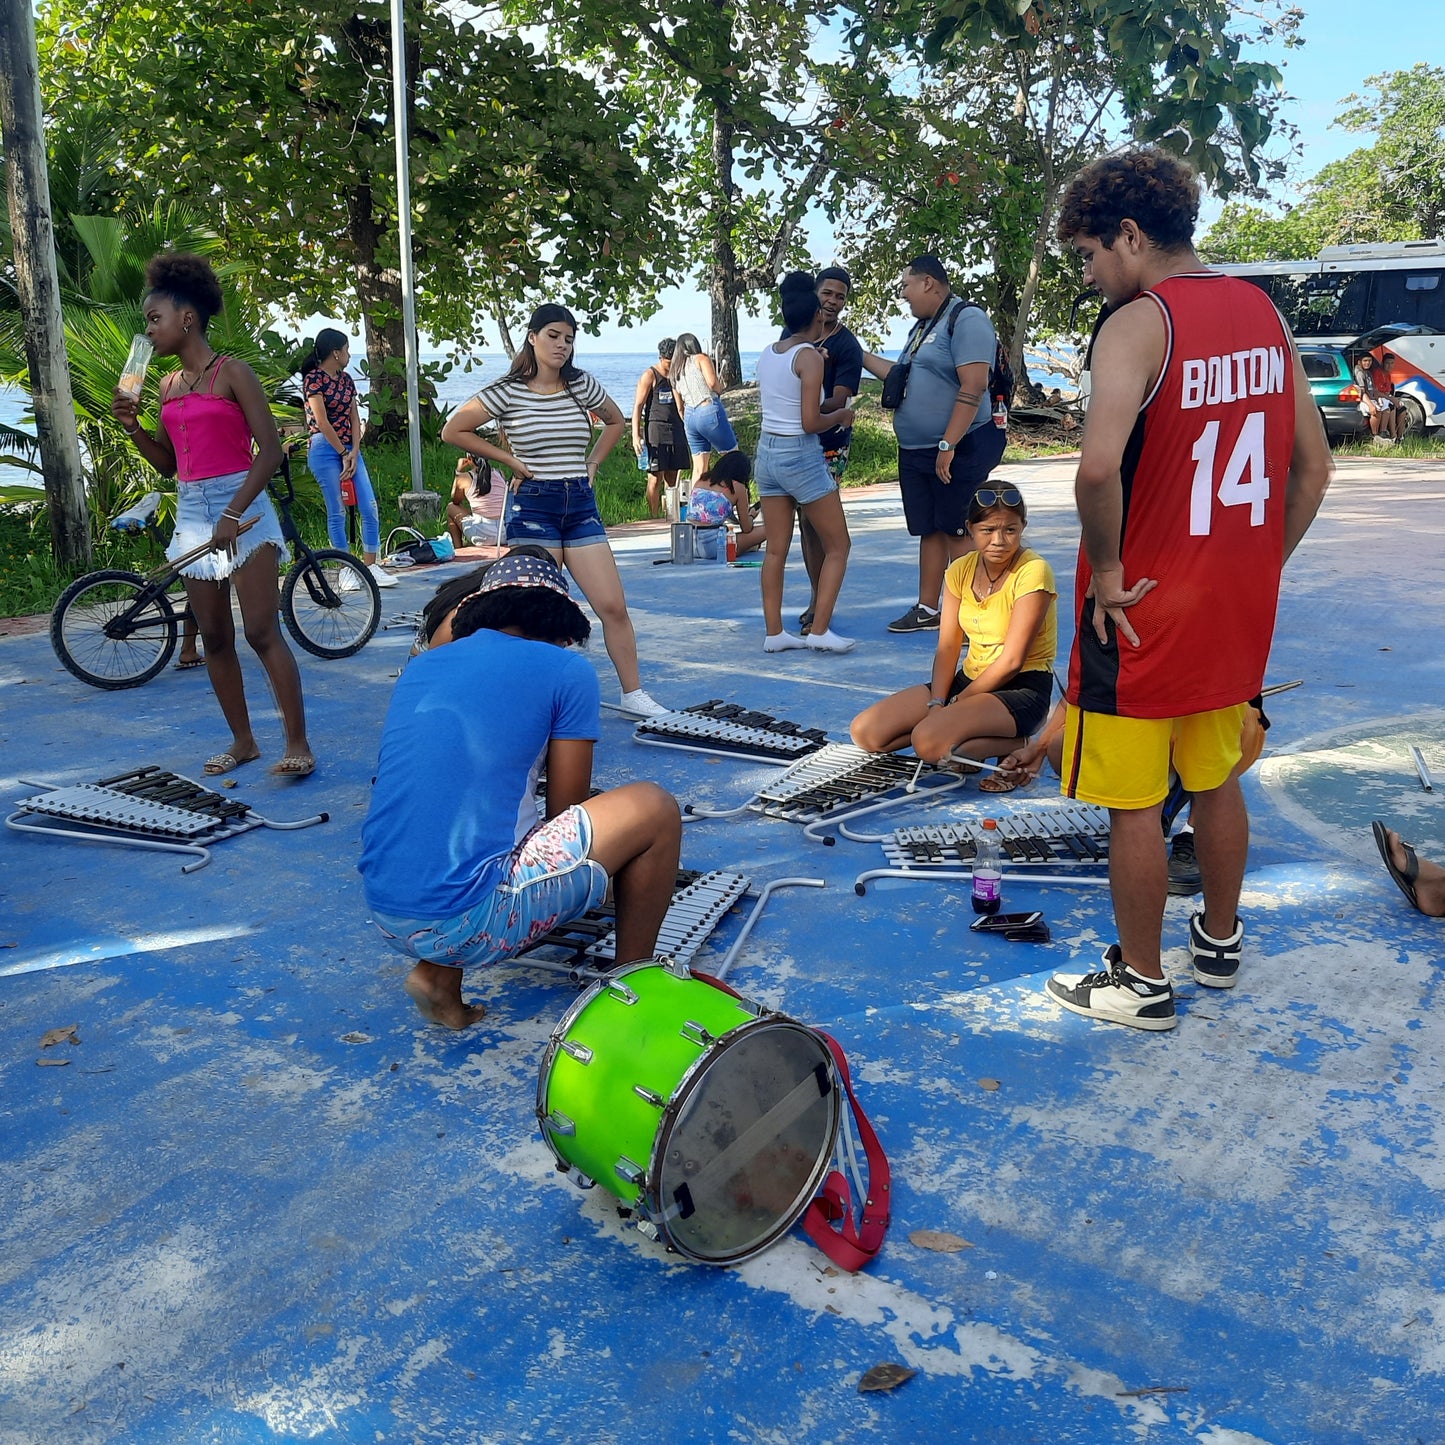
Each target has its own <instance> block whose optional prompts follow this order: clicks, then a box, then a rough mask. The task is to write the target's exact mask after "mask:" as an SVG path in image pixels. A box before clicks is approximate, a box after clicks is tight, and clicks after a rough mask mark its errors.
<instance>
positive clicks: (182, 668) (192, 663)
mask: <svg viewBox="0 0 1445 1445" xmlns="http://www.w3.org/2000/svg"><path fill="white" fill-rule="evenodd" d="M205 665H206V659H205V658H204V657H187V658H184V659H182V660H181V661H180V662H178V663H176V667H175V670H176V671H177V672H189V671H190V670H191V669H192V668H193V667H204V666H205Z"/></svg>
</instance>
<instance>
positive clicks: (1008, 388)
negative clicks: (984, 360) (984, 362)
mask: <svg viewBox="0 0 1445 1445" xmlns="http://www.w3.org/2000/svg"><path fill="white" fill-rule="evenodd" d="M970 306H971V307H973V309H974V310H975V311H982V310H983V307H982V306H980V305H979V304H978V302H977V301H965V302H964V303H963V305H961V306H955V307H954V308H953V312H952V314H951V315H950V316H949V318H948V339H949V340H950V341H952V340H953V328H954V327H955V326H957V325H958V318H959V314H960V313H961V312H964V311H966V310H968V308H969V307H970ZM985 314H987V313H985ZM1016 385H1017V382H1016V379H1015V377H1014V369H1013V367H1011V366H1010V365H1009V361H1008V352H1007V351H1006V350H1005V349H1004V344H1003V342H1001V341H999V340H998V335H997V332H995V334H994V348H993V365H992V366H991V367H990V368H989V372H988V394H989V399H990V401H991V402H992V405H991V406H990V408H989V409H990V410H993V407H996V406H997V405H998V403H999V402H1003V404H1004V410H1005V411H1007V410H1008V408H1009V407H1011V406H1012V405H1013V403H1014V387H1015V386H1016Z"/></svg>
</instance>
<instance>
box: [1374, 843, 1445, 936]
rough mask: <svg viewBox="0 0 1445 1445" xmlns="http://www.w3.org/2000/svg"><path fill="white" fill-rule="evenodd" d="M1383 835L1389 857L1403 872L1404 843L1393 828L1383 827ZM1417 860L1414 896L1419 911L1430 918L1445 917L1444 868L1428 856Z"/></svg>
mask: <svg viewBox="0 0 1445 1445" xmlns="http://www.w3.org/2000/svg"><path fill="white" fill-rule="evenodd" d="M1385 837H1386V838H1387V839H1388V840H1389V843H1390V858H1391V860H1392V861H1393V863H1394V865H1395V867H1397V868H1398V869H1399V870H1400V871H1401V872H1402V873H1403V872H1404V871H1405V865H1406V863H1407V861H1408V860H1407V859H1406V857H1405V845H1404V844H1403V843H1402V842H1401V841H1400V835H1399V834H1398V833H1397V832H1396V831H1395V830H1394V829H1393V828H1386V829H1385ZM1419 862H1420V876H1419V877H1418V878H1416V879H1415V897H1416V899H1417V900H1418V902H1419V904H1420V912H1421V913H1424V914H1427V915H1428V916H1429V917H1431V918H1445V868H1442V867H1441V866H1440V865H1439V864H1438V863H1432V862H1431V861H1430V860H1429V859H1428V858H1421V859H1420V860H1419Z"/></svg>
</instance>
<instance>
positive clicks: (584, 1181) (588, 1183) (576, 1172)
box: [557, 1159, 597, 1189]
mask: <svg viewBox="0 0 1445 1445" xmlns="http://www.w3.org/2000/svg"><path fill="white" fill-rule="evenodd" d="M557 1172H558V1173H559V1174H565V1175H566V1176H567V1178H568V1180H569V1181H570V1182H571V1183H573V1184H575V1185H576V1186H577V1187H578V1188H579V1189H591V1188H592V1187H593V1186H594V1185H595V1184H596V1183H597V1181H596V1180H595V1179H593V1178H592V1177H591V1176H590V1175H587V1174H584V1173H583V1172H582V1171H581V1170H580V1169H579V1168H578V1167H577V1166H576V1165H575V1164H568V1163H567V1162H566V1161H565V1160H563V1159H559V1160H558V1161H557Z"/></svg>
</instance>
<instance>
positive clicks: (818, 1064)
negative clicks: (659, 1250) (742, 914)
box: [537, 960, 840, 1264]
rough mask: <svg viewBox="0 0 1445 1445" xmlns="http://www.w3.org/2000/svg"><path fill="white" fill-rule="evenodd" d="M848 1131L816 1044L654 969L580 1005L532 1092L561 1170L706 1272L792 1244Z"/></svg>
mask: <svg viewBox="0 0 1445 1445" xmlns="http://www.w3.org/2000/svg"><path fill="white" fill-rule="evenodd" d="M839 1115H840V1105H839V1090H838V1085H837V1079H836V1078H835V1076H834V1071H833V1060H832V1058H831V1056H830V1055H829V1053H828V1049H827V1046H826V1045H825V1044H824V1043H823V1040H822V1039H821V1038H820V1037H819V1036H818V1034H817V1033H815V1032H814V1031H813V1030H812V1029H810V1028H807V1027H805V1026H804V1025H803V1024H800V1023H797V1022H795V1021H794V1020H792V1019H790V1018H786V1017H784V1016H783V1015H782V1014H775V1013H770V1012H768V1011H767V1010H765V1009H761V1008H759V1007H758V1006H757V1005H755V1004H752V1003H748V1002H747V1001H746V1000H744V999H741V998H738V997H737V996H736V995H734V994H732V993H731V992H729V991H728V990H726V989H724V988H722V987H720V986H718V985H717V984H713V983H708V982H705V981H704V980H703V979H700V978H697V977H694V976H693V975H691V974H690V973H686V972H680V971H678V970H676V969H675V968H674V967H673V966H671V965H669V964H663V963H659V962H657V961H655V960H654V961H652V962H648V963H634V964H629V965H628V966H627V967H625V968H620V969H618V970H617V972H616V973H614V974H613V975H612V976H611V977H609V978H608V979H606V980H603V981H599V982H597V983H595V984H593V985H592V986H591V987H590V988H589V989H587V990H586V991H585V992H584V993H583V994H582V995H581V996H580V997H579V998H578V999H577V1001H576V1003H574V1004H573V1005H572V1007H571V1008H570V1009H569V1010H568V1011H567V1013H566V1014H564V1015H563V1017H562V1020H561V1022H560V1023H559V1024H558V1025H557V1027H556V1029H555V1030H554V1031H553V1033H552V1038H551V1042H550V1043H549V1044H548V1047H547V1053H546V1056H545V1058H544V1059H543V1061H542V1073H541V1077H540V1079H539V1080H538V1083H537V1118H538V1119H539V1121H540V1122H541V1125H542V1137H543V1138H544V1139H545V1140H546V1141H547V1144H548V1145H549V1146H550V1148H551V1150H552V1152H553V1154H555V1155H556V1157H557V1167H558V1168H559V1169H563V1170H566V1171H567V1172H568V1173H569V1174H571V1176H572V1178H573V1179H574V1180H575V1181H576V1182H578V1183H579V1184H581V1185H583V1186H584V1187H590V1186H591V1185H592V1184H593V1183H597V1184H600V1185H602V1187H603V1188H604V1189H606V1190H607V1191H608V1192H609V1193H611V1194H615V1195H616V1196H617V1198H618V1199H620V1200H622V1202H623V1203H624V1204H628V1205H631V1206H632V1207H633V1208H634V1209H635V1210H636V1211H637V1214H638V1216H639V1227H640V1228H642V1229H643V1230H644V1232H646V1233H647V1234H649V1235H650V1236H651V1237H654V1238H661V1239H662V1240H663V1241H664V1242H665V1243H666V1244H667V1245H668V1246H669V1247H670V1248H672V1249H675V1250H676V1251H677V1252H678V1253H679V1254H683V1255H686V1256H687V1257H688V1258H690V1259H694V1260H698V1261H700V1262H702V1263H705V1264H737V1263H738V1262H740V1261H741V1260H745V1259H750V1258H751V1257H752V1256H753V1255H755V1254H757V1253H759V1252H760V1251H762V1250H764V1249H766V1248H767V1247H768V1246H769V1245H770V1244H772V1243H774V1242H775V1241H776V1240H778V1239H779V1238H781V1237H782V1236H783V1235H784V1234H786V1233H787V1231H788V1229H789V1228H791V1226H792V1225H793V1223H794V1221H795V1220H796V1219H797V1218H798V1216H799V1215H801V1214H802V1213H803V1211H804V1210H805V1209H806V1208H807V1206H808V1202H809V1201H810V1200H811V1199H812V1198H813V1196H814V1195H815V1194H816V1193H817V1191H818V1187H819V1185H820V1184H821V1183H822V1180H823V1177H824V1175H825V1174H826V1172H827V1169H828V1164H829V1161H830V1160H831V1159H832V1157H833V1146H834V1142H835V1140H836V1138H837V1133H838V1124H839Z"/></svg>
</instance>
